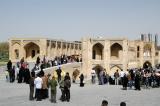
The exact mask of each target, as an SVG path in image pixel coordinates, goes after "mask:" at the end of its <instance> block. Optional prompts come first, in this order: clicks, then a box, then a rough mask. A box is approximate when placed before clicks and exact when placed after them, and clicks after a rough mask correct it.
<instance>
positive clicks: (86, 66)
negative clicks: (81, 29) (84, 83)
mask: <svg viewBox="0 0 160 106" xmlns="http://www.w3.org/2000/svg"><path fill="white" fill-rule="evenodd" d="M91 61H92V45H91V39H88V38H83V40H82V62H83V63H82V73H83V74H84V76H85V77H86V78H87V79H89V78H90V74H91V73H90V72H91V69H92V64H91Z"/></svg>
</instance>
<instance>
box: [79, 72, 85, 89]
mask: <svg viewBox="0 0 160 106" xmlns="http://www.w3.org/2000/svg"><path fill="white" fill-rule="evenodd" d="M79 78H80V87H83V86H84V83H83V80H84V75H83V74H81V75H80V77H79Z"/></svg>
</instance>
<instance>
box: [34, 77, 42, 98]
mask: <svg viewBox="0 0 160 106" xmlns="http://www.w3.org/2000/svg"><path fill="white" fill-rule="evenodd" d="M42 84H43V81H42V78H40V76H39V75H38V76H37V78H35V80H34V85H35V87H36V98H37V101H41V89H42Z"/></svg>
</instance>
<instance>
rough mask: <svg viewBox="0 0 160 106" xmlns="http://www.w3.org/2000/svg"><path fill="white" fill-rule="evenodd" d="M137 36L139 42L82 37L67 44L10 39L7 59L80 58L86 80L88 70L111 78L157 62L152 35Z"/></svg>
mask: <svg viewBox="0 0 160 106" xmlns="http://www.w3.org/2000/svg"><path fill="white" fill-rule="evenodd" d="M148 37H149V38H147V36H145V35H141V39H140V40H133V41H131V40H128V39H126V38H116V39H113V38H111V39H105V38H102V37H98V38H83V39H82V41H76V42H67V41H63V40H50V39H44V38H26V39H25V38H21V39H20V38H12V39H10V40H9V56H10V59H11V60H12V61H13V62H16V61H19V60H20V59H21V58H22V57H24V59H25V60H26V61H29V62H35V60H36V58H37V57H38V56H40V57H43V56H44V55H45V56H46V57H47V58H54V57H55V56H60V55H63V54H66V55H82V68H81V69H82V70H81V72H82V73H84V75H85V76H86V77H89V76H90V74H91V70H92V69H94V70H96V72H97V73H98V72H99V71H100V70H104V69H105V70H106V71H107V73H109V74H110V75H113V73H114V72H115V71H116V70H117V69H118V70H125V71H126V70H127V69H130V68H140V67H141V68H142V67H151V66H155V64H158V63H160V51H159V50H158V49H157V48H156V47H155V42H154V41H152V36H151V35H149V36H148ZM147 39H148V40H147Z"/></svg>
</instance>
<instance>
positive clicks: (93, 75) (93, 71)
mask: <svg viewBox="0 0 160 106" xmlns="http://www.w3.org/2000/svg"><path fill="white" fill-rule="evenodd" d="M91 77H92V84H94V83H95V78H96V72H95V70H91Z"/></svg>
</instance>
